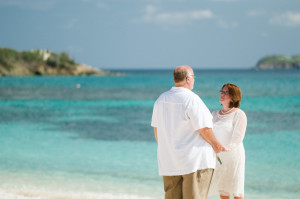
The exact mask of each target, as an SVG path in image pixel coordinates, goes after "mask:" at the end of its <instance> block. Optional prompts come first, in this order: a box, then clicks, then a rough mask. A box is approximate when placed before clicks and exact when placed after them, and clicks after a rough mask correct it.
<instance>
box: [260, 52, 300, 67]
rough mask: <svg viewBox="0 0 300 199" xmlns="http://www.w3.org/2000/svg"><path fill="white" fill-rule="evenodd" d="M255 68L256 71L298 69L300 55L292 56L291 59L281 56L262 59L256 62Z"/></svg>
mask: <svg viewBox="0 0 300 199" xmlns="http://www.w3.org/2000/svg"><path fill="white" fill-rule="evenodd" d="M255 68H256V69H300V55H297V56H293V57H291V58H288V57H285V56H282V55H274V56H267V57H263V58H262V59H260V60H259V61H258V62H257V64H256V66H255Z"/></svg>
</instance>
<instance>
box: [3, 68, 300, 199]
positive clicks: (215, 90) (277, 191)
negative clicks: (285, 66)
mask: <svg viewBox="0 0 300 199" xmlns="http://www.w3.org/2000/svg"><path fill="white" fill-rule="evenodd" d="M124 72H125V73H126V75H125V76H108V77H2V78H0V108H1V111H0V121H1V125H0V126H1V130H0V198H9V199H10V198H17V199H19V198H20V199H23V198H24V199H25V198H26V199H27V198H66V199H67V198H107V199H121V198H122V199H123V198H124V199H126V198H130V199H136V198H141V199H146V198H148V199H150V198H151V199H162V198H163V184H162V180H161V177H159V176H158V169H157V161H156V143H155V141H154V136H153V130H152V128H151V127H150V122H151V114H152V106H153V104H154V101H155V100H156V98H157V97H158V96H159V94H161V93H162V92H164V91H166V90H168V89H170V88H171V87H172V85H173V81H172V71H168V70H159V71H124ZM195 75H196V76H197V77H196V81H195V86H194V92H195V93H197V94H198V95H199V96H200V97H201V98H202V100H203V101H204V102H205V103H206V105H207V106H208V108H209V109H210V110H211V111H214V110H217V109H219V108H220V104H219V102H218V99H219V90H220V88H221V86H222V85H223V84H224V83H227V82H230V83H234V84H237V85H238V86H239V87H240V88H241V90H242V97H243V99H242V104H241V109H243V110H244V111H245V113H246V114H247V117H248V128H247V132H246V137H245V140H244V146H245V150H246V182H245V198H247V199H254V198H255V199H256V198H260V199H271V198H272V199H282V198H288V199H289V198H291V199H292V198H298V197H299V194H300V172H299V168H300V155H299V152H300V71H299V70H298V71H290V70H289V71H285V70H283V71H281V70H279V71H255V70H198V71H195ZM77 84H80V86H81V87H80V88H76V86H77ZM212 198H214V197H212Z"/></svg>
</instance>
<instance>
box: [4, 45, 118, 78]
mask: <svg viewBox="0 0 300 199" xmlns="http://www.w3.org/2000/svg"><path fill="white" fill-rule="evenodd" d="M116 74H118V73H111V72H106V71H102V70H100V69H97V68H93V67H91V66H87V65H83V64H78V63H77V62H75V61H74V60H73V59H71V58H70V57H69V55H68V54H67V53H59V54H58V53H54V52H51V51H49V50H38V49H35V50H30V51H22V52H18V51H16V50H13V49H10V48H0V76H86V75H116Z"/></svg>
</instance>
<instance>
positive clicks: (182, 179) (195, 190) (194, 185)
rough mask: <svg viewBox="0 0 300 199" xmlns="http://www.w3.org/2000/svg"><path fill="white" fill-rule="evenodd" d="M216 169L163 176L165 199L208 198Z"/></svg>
mask: <svg viewBox="0 0 300 199" xmlns="http://www.w3.org/2000/svg"><path fill="white" fill-rule="evenodd" d="M213 172H214V169H203V170H198V171H196V172H194V173H190V174H186V175H180V176H163V181H164V189H165V199H206V198H207V194H208V190H209V186H210V183H211V179H212V175H213Z"/></svg>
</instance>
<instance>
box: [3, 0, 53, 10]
mask: <svg viewBox="0 0 300 199" xmlns="http://www.w3.org/2000/svg"><path fill="white" fill-rule="evenodd" d="M54 5H55V1H53V0H49V1H40V0H26V1H25V0H9V1H7V0H0V6H16V7H21V8H26V9H32V10H47V9H49V8H52V7H53V6H54Z"/></svg>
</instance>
